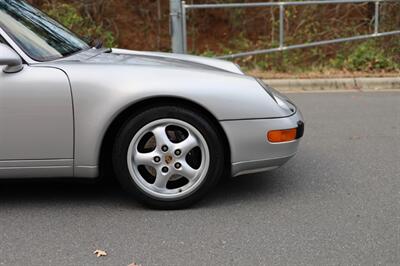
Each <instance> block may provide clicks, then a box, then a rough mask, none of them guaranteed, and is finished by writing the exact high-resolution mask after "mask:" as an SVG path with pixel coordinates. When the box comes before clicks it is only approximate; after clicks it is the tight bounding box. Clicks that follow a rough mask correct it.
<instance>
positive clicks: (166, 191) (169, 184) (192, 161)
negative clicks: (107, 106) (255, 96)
mask: <svg viewBox="0 0 400 266" xmlns="http://www.w3.org/2000/svg"><path fill="white" fill-rule="evenodd" d="M221 143H223V141H222V140H221V137H220V136H219V134H218V132H216V131H215V126H214V125H213V123H212V121H210V119H209V118H208V117H207V116H204V115H203V114H201V113H199V112H194V111H192V110H191V109H187V108H180V107H173V106H163V107H154V108H150V109H148V110H147V111H145V112H142V113H140V114H138V115H135V116H133V117H131V118H130V119H129V120H128V121H127V122H126V123H125V124H124V125H123V126H122V128H121V130H120V131H119V133H118V135H117V138H116V141H115V145H114V149H113V164H114V168H115V171H116V174H117V178H118V179H119V181H120V183H121V184H122V186H123V187H124V188H125V189H126V190H127V191H128V192H130V193H131V194H132V195H133V196H135V197H136V198H137V199H138V200H140V201H141V202H143V203H145V204H146V205H149V206H151V207H154V208H160V209H179V208H184V207H187V206H189V205H191V204H193V203H195V202H196V201H198V200H200V199H201V198H202V197H203V196H204V195H205V194H206V193H207V192H208V191H210V190H211V189H212V187H213V186H214V185H215V184H216V183H217V182H218V180H219V179H220V177H221V175H222V172H223V167H224V152H223V147H222V146H221Z"/></svg>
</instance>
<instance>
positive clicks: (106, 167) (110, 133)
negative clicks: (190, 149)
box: [98, 96, 231, 177]
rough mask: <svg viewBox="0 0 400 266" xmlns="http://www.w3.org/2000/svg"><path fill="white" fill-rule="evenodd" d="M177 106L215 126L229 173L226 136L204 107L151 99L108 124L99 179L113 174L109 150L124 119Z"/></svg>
mask: <svg viewBox="0 0 400 266" xmlns="http://www.w3.org/2000/svg"><path fill="white" fill-rule="evenodd" d="M171 104H173V105H177V106H179V107H184V108H188V109H192V110H194V111H198V110H200V112H201V113H202V114H203V115H205V116H206V117H207V118H208V119H209V120H210V122H211V123H212V124H213V125H214V126H215V128H216V129H217V131H218V133H219V134H220V136H221V137H222V142H223V149H224V153H225V163H226V166H225V169H227V170H229V173H230V171H231V149H230V144H229V140H228V136H227V134H226V132H225V130H224V129H223V127H222V126H221V124H220V123H219V121H218V119H217V118H216V117H215V116H214V115H213V114H212V113H211V112H210V111H209V110H208V109H207V108H205V107H204V106H202V105H200V104H198V103H196V102H193V101H191V100H188V99H185V98H178V97H169V96H168V97H164V96H162V97H151V98H147V99H144V100H141V101H138V102H135V103H133V104H131V105H129V106H128V107H126V108H125V109H123V110H122V111H121V112H120V113H119V114H118V115H117V116H116V117H115V118H114V119H113V121H112V122H111V123H110V124H109V126H108V127H107V130H106V131H105V134H104V135H103V139H102V141H101V146H100V150H99V158H98V162H99V167H100V168H99V169H100V177H105V176H108V175H109V174H113V170H112V163H111V150H112V147H113V144H114V140H115V137H116V135H117V133H118V131H119V129H120V128H121V127H122V126H123V124H124V122H125V121H126V119H128V118H129V117H131V116H133V115H135V114H137V113H138V112H140V110H143V109H145V108H151V107H157V106H162V105H171Z"/></svg>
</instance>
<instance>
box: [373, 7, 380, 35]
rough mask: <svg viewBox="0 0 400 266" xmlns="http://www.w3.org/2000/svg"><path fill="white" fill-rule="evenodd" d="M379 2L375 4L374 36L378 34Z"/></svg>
mask: <svg viewBox="0 0 400 266" xmlns="http://www.w3.org/2000/svg"><path fill="white" fill-rule="evenodd" d="M379 9H380V8H379V1H376V2H375V31H374V34H378V33H379V13H380V12H379V11H380V10H379Z"/></svg>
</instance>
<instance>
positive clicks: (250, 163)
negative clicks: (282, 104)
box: [221, 111, 304, 176]
mask: <svg viewBox="0 0 400 266" xmlns="http://www.w3.org/2000/svg"><path fill="white" fill-rule="evenodd" d="M299 122H300V123H299ZM221 124H222V127H223V128H224V130H225V132H226V134H227V137H228V141H229V144H230V149H231V160H232V175H233V176H239V175H244V174H249V173H256V172H263V171H268V170H273V169H276V168H278V167H280V166H282V165H283V164H285V163H286V162H287V161H288V160H289V159H290V158H292V157H293V156H294V155H295V154H296V152H297V149H298V146H299V143H300V139H301V137H302V135H303V132H304V123H303V116H302V114H301V113H300V111H297V112H296V113H295V114H293V115H292V116H289V117H284V118H274V119H254V120H233V121H222V122H221ZM290 128H299V130H298V132H299V135H298V138H297V139H296V140H294V141H290V142H283V143H271V142H269V141H268V140H267V137H266V135H267V132H269V131H271V130H281V129H290Z"/></svg>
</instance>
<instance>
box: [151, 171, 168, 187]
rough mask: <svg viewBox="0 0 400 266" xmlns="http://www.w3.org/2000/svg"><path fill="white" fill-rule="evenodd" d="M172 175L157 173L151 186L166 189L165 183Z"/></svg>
mask: <svg viewBox="0 0 400 266" xmlns="http://www.w3.org/2000/svg"><path fill="white" fill-rule="evenodd" d="M171 176H172V174H171V173H168V174H163V173H162V172H161V171H159V170H158V171H157V176H156V181H155V182H154V184H153V186H155V187H156V188H158V189H163V190H164V189H167V183H168V181H169V179H170V178H171Z"/></svg>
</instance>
